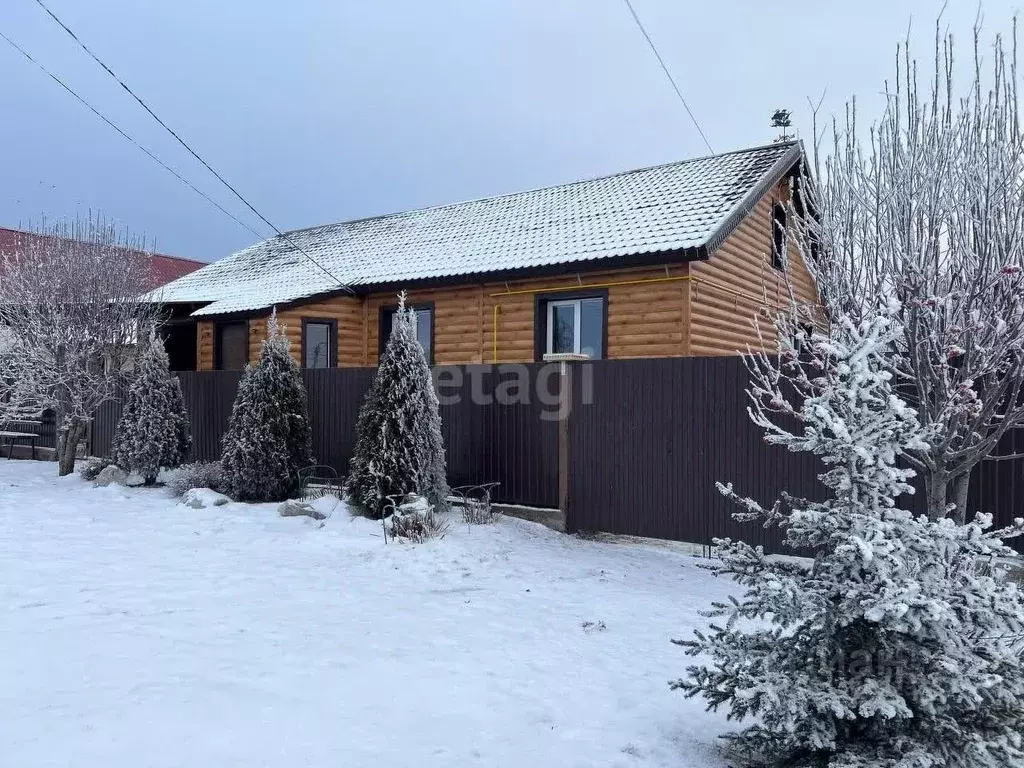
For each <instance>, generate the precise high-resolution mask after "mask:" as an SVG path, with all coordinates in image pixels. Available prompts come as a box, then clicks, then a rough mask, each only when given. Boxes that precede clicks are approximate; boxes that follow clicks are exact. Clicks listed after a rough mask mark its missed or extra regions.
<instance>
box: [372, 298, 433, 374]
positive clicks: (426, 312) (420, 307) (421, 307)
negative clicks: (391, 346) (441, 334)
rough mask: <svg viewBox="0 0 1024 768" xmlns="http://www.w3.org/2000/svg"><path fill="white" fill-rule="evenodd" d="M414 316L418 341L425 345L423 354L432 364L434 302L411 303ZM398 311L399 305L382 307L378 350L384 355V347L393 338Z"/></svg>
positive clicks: (422, 345)
mask: <svg viewBox="0 0 1024 768" xmlns="http://www.w3.org/2000/svg"><path fill="white" fill-rule="evenodd" d="M408 306H410V307H411V308H412V310H413V313H414V317H413V322H414V324H415V327H416V341H418V342H419V343H420V346H421V347H423V354H424V355H425V356H426V358H427V363H429V364H430V365H433V364H434V305H433V303H427V304H410V305H408ZM397 311H398V307H382V308H381V315H380V349H379V350H378V352H379V353H380V354H381V355H383V354H384V347H385V346H387V343H388V339H389V338H391V324H392V323H393V322H394V320H395V312H397Z"/></svg>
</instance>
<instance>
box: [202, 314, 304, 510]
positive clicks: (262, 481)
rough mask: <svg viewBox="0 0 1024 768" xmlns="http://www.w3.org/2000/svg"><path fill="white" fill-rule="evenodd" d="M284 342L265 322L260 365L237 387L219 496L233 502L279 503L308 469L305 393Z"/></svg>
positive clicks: (247, 371)
mask: <svg viewBox="0 0 1024 768" xmlns="http://www.w3.org/2000/svg"><path fill="white" fill-rule="evenodd" d="M288 348H289V344H288V338H287V336H285V335H284V332H283V331H282V329H281V328H280V327H279V326H278V324H277V312H276V310H275V312H274V313H272V314H271V316H270V319H269V320H268V321H267V338H266V339H265V340H264V342H263V347H262V349H261V351H260V359H259V361H258V362H257V363H256V364H255V365H249V366H247V367H246V369H245V373H244V374H243V375H242V381H241V382H240V383H239V385H238V394H237V395H236V396H235V403H234V405H233V406H232V408H231V421H230V422H229V425H228V431H227V432H226V433H225V434H224V440H223V445H224V452H223V454H222V456H221V468H222V469H223V482H224V490H225V491H226V492H227V493H228V494H229V495H230V496H231V497H232V498H234V499H236V500H237V501H283V500H284V499H287V498H289V497H290V496H291V495H292V494H294V493H295V492H296V491H297V490H298V487H299V470H300V469H303V468H304V467H308V466H310V465H312V464H313V452H312V439H313V438H312V431H311V429H310V424H309V414H308V412H307V408H306V387H305V384H304V383H303V381H302V373H301V372H300V371H299V366H298V364H297V363H296V362H295V361H294V360H293V359H292V356H291V354H289V352H288Z"/></svg>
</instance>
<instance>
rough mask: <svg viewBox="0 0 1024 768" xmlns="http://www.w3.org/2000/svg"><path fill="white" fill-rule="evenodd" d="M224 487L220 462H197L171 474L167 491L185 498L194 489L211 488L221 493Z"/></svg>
mask: <svg viewBox="0 0 1024 768" xmlns="http://www.w3.org/2000/svg"><path fill="white" fill-rule="evenodd" d="M223 487H224V472H223V470H222V469H221V467H220V462H219V461H197V462H195V463H194V464H182V465H181V466H180V467H178V468H177V469H176V470H174V472H172V473H171V476H170V478H168V480H167V490H169V491H170V492H171V493H172V494H173V495H174V496H184V495H185V492H186V491H190V490H192V489H193V488H210V489H212V490H214V491H218V492H220V491H221V489H222V488H223Z"/></svg>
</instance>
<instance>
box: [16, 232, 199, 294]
mask: <svg viewBox="0 0 1024 768" xmlns="http://www.w3.org/2000/svg"><path fill="white" fill-rule="evenodd" d="M42 237H46V236H45V235H39V234H36V233H35V232H25V231H24V230H20V229H8V228H6V227H0V253H3V252H12V251H16V250H17V249H18V248H19V246H20V245H21V244H22V243H24V242H25V239H26V238H42ZM146 255H147V256H148V257H149V259H150V265H151V272H150V274H151V277H152V283H151V285H150V286H149V289H150V290H153V289H154V288H159V287H160V286H161V285H166V284H167V283H169V282H171V281H172V280H177V279H178V278H179V277H182V276H184V275H187V274H188V273H189V272H195V271H196V270H197V269H201V268H202V267H205V266H206V263H205V262H202V261H196V260H195V259H183V258H181V257H180V256H168V255H166V254H163V253H147V254H146Z"/></svg>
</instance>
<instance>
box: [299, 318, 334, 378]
mask: <svg viewBox="0 0 1024 768" xmlns="http://www.w3.org/2000/svg"><path fill="white" fill-rule="evenodd" d="M310 323H313V324H316V325H326V326H328V327H329V328H330V331H328V334H329V335H328V337H327V343H328V345H329V347H328V350H327V367H328V368H337V367H338V321H337V320H335V319H334V318H331V317H315V316H313V317H303V318H302V341H301V346H302V353H301V354H302V367H303V368H305V367H306V326H307V325H309V324H310ZM309 370H319V369H315V368H310V369H309Z"/></svg>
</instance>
